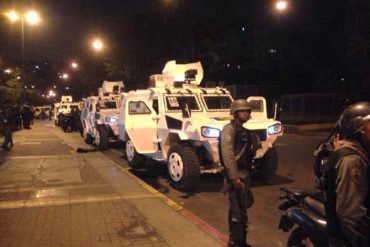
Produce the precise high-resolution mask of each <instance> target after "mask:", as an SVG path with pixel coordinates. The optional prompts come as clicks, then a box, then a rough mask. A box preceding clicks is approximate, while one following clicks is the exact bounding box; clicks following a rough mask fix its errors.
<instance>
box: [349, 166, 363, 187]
mask: <svg viewBox="0 0 370 247" xmlns="http://www.w3.org/2000/svg"><path fill="white" fill-rule="evenodd" d="M350 173H351V179H352V180H353V181H354V182H355V183H356V184H357V183H360V182H361V177H362V174H361V173H362V169H361V167H360V166H358V165H355V166H352V167H351V170H350Z"/></svg>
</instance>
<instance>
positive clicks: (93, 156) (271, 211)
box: [0, 121, 325, 247]
mask: <svg viewBox="0 0 370 247" xmlns="http://www.w3.org/2000/svg"><path fill="white" fill-rule="evenodd" d="M324 137H325V134H324V133H323V134H321V135H320V134H318V135H298V134H285V135H284V136H283V137H282V138H280V139H279V140H278V142H277V144H276V146H277V150H278V155H279V159H280V164H279V169H278V175H277V176H276V177H275V178H274V180H273V181H271V182H270V183H269V184H261V183H258V182H253V184H252V191H253V193H254V196H255V204H254V206H253V207H252V208H251V209H250V210H249V218H250V227H249V231H250V232H249V239H250V243H251V244H252V245H253V246H272V247H274V246H285V245H286V240H287V236H288V234H286V233H283V232H282V231H280V230H279V229H278V221H279V217H280V215H281V212H280V211H279V210H278V209H277V207H278V205H279V188H280V187H281V186H287V187H290V188H311V187H312V186H313V185H314V176H313V174H312V160H313V159H312V153H313V150H314V148H315V146H316V145H317V143H318V142H319V141H320V140H322V139H323V138H324ZM14 141H15V142H14V148H13V149H12V151H10V152H5V151H1V153H0V158H1V159H0V162H1V166H0V241H1V242H0V246H214V245H209V243H210V242H207V241H210V236H209V235H207V234H204V235H202V236H201V237H200V238H201V239H196V241H197V244H190V242H189V241H191V239H192V238H199V236H195V235H192V234H195V233H192V232H191V231H192V228H191V227H190V225H191V224H189V222H185V221H184V222H183V223H182V224H180V223H179V224H178V230H179V231H183V234H181V235H179V236H172V237H170V238H169V236H167V234H168V232H167V234H166V228H165V226H163V223H162V221H163V217H166V221H167V222H168V223H170V220H171V217H170V215H169V213H166V214H165V216H164V215H163V213H162V214H161V213H159V211H154V208H155V204H153V202H149V201H148V202H146V200H154V196H153V195H156V193H155V192H154V194H153V193H149V192H148V191H145V190H143V188H142V187H141V188H138V187H133V186H134V183H135V182H134V180H132V179H131V178H130V179H129V180H127V179H125V180H124V181H123V180H122V179H121V177H122V178H123V176H127V174H125V173H127V169H126V168H127V162H126V160H125V159H123V158H122V157H121V156H122V152H123V147H122V146H121V145H111V146H112V147H111V149H110V150H108V151H105V152H90V153H82V154H76V152H75V150H76V149H77V148H80V147H82V148H88V146H87V145H86V144H84V143H83V139H82V138H81V136H80V135H79V133H64V132H63V131H62V130H61V129H60V128H56V127H54V126H53V124H52V122H48V121H37V122H36V123H35V125H34V126H33V129H32V130H22V131H20V132H17V133H15V137H14ZM122 168H123V169H122ZM134 175H136V176H137V177H138V178H140V179H142V180H143V181H144V182H146V183H147V184H149V185H150V186H152V187H153V188H154V189H158V190H159V191H161V192H163V195H165V196H166V197H168V198H169V199H171V200H172V201H174V202H175V204H174V205H173V206H172V207H173V208H175V209H176V204H177V205H180V206H182V207H183V208H184V209H185V210H187V211H188V212H189V213H186V214H187V215H194V216H195V218H196V217H198V218H199V220H200V221H202V224H203V223H205V224H208V225H209V226H210V229H213V228H214V229H215V230H216V231H218V232H220V233H223V234H224V235H225V236H227V233H228V229H227V209H228V207H227V206H228V204H227V200H226V197H225V196H224V195H223V194H221V193H220V192H219V190H220V187H221V184H222V177H221V176H216V175H207V176H203V177H202V183H201V186H200V188H199V189H198V190H196V191H195V192H193V193H181V192H179V191H176V190H174V189H173V188H171V186H170V185H169V183H168V181H167V179H166V170H165V168H164V166H162V165H160V164H153V165H152V166H151V169H149V170H148V171H139V172H135V173H134ZM131 180H132V181H131ZM135 186H136V185H135ZM158 194H159V195H158ZM163 195H162V194H161V193H158V192H157V196H159V197H161V196H162V197H163ZM162 200H164V201H165V200H166V199H165V198H162ZM124 202H129V203H124ZM145 202H146V203H147V204H145ZM145 205H150V206H149V207H145ZM152 207H153V208H152ZM158 207H159V206H158ZM163 210H164V209H163ZM166 210H169V211H168V212H171V213H175V212H176V210H173V209H171V208H170V207H168V209H166ZM104 212H108V214H107V213H104ZM151 212H156V213H151ZM163 212H165V211H163ZM166 212H167V211H166ZM178 212H179V211H178ZM66 215H68V217H66ZM173 217H175V215H173ZM191 217H192V216H191ZM193 218H194V217H193ZM161 219H162V220H161ZM174 220H175V218H174ZM176 220H178V219H177V218H176ZM133 221H134V223H135V224H133ZM42 222H43V223H42ZM45 222H46V223H45ZM122 222H126V223H127V225H126V226H125V223H122ZM102 223H103V227H102ZM110 224H111V225H110ZM184 224H189V225H187V226H186V227H184ZM202 224H200V225H202ZM165 225H166V224H165ZM193 226H194V225H193ZM172 228H174V226H173V227H171V231H174V230H176V229H172ZM195 229H197V228H195ZM187 232H189V233H187ZM200 232H201V231H200ZM208 233H209V232H208ZM199 234H200V233H199ZM172 235H176V234H172ZM211 235H212V234H211ZM214 235H215V234H213V236H214ZM15 236H17V237H15ZM267 236H268V237H267ZM180 240H182V244H181V245H179V242H178V241H180ZM193 240H194V239H193ZM176 241H177V242H176ZM194 241H195V240H194ZM201 241H204V243H207V244H204V243H203V244H202V243H201ZM50 243H52V244H50Z"/></svg>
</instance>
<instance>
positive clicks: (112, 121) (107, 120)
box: [105, 117, 117, 123]
mask: <svg viewBox="0 0 370 247" xmlns="http://www.w3.org/2000/svg"><path fill="white" fill-rule="evenodd" d="M105 122H107V123H117V118H114V117H106V118H105Z"/></svg>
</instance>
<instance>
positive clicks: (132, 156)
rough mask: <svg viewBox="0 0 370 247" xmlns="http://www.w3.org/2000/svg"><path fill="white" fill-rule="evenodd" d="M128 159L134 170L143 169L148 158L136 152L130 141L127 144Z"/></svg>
mask: <svg viewBox="0 0 370 247" xmlns="http://www.w3.org/2000/svg"><path fill="white" fill-rule="evenodd" d="M126 159H127V161H128V165H129V166H130V167H131V168H132V169H141V168H143V167H144V166H145V161H146V157H145V156H144V155H142V154H139V153H138V152H137V151H136V149H135V147H134V143H133V142H132V141H131V140H130V139H128V140H127V142H126Z"/></svg>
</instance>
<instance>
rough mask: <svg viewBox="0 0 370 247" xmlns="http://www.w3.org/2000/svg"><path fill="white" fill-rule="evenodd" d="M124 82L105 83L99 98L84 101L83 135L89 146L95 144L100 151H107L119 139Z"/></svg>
mask: <svg viewBox="0 0 370 247" xmlns="http://www.w3.org/2000/svg"><path fill="white" fill-rule="evenodd" d="M122 90H123V82H122V81H119V82H108V81H104V83H103V86H102V87H101V88H99V96H91V97H88V98H86V99H85V100H84V103H83V108H82V111H81V124H82V128H83V131H82V134H83V137H84V139H85V142H86V143H87V144H93V143H95V145H96V147H97V148H98V149H100V150H106V149H107V148H108V145H109V142H110V141H117V140H119V138H118V126H117V121H118V113H119V106H120V104H121V97H122Z"/></svg>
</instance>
